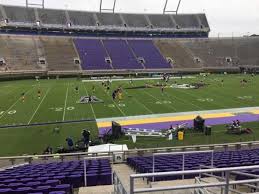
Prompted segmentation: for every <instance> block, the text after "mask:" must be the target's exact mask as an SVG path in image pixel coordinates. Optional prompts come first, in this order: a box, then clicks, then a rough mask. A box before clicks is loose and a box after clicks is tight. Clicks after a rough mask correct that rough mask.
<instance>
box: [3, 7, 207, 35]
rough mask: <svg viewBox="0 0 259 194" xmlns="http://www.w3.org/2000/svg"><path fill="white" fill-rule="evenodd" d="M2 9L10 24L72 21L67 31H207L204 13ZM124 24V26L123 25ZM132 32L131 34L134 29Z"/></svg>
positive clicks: (59, 25)
mask: <svg viewBox="0 0 259 194" xmlns="http://www.w3.org/2000/svg"><path fill="white" fill-rule="evenodd" d="M3 8H4V10H5V12H6V14H7V17H8V18H9V19H10V21H11V22H27V23H29V24H31V23H34V24H35V22H36V15H37V16H39V19H40V20H41V22H42V24H45V25H50V26H51V27H52V25H55V26H58V27H67V23H68V22H71V23H72V24H73V25H72V26H70V27H69V28H73V26H74V25H75V26H80V28H83V27H93V26H95V27H96V29H98V26H97V22H99V26H100V30H103V27H104V26H105V27H107V28H109V29H110V30H111V31H112V30H114V29H116V30H119V31H121V30H123V29H124V30H127V28H138V30H141V31H145V29H140V28H147V29H150V25H152V26H153V29H159V28H168V29H170V28H171V29H173V30H175V29H176V24H178V26H179V27H181V28H182V29H184V28H188V29H190V28H196V31H197V30H199V31H201V30H200V27H201V26H200V24H203V26H204V27H207V28H209V25H208V22H207V19H206V16H205V14H177V15H173V14H170V15H164V14H123V13H121V14H118V13H115V14H114V13H99V12H82V11H72V10H68V11H65V10H54V9H40V8H25V7H17V6H3ZM172 18H173V19H172ZM69 20H70V21H69ZM124 24H126V25H125V26H124ZM77 29H78V28H77ZM132 32H134V30H133V31H132ZM207 32H209V31H207Z"/></svg>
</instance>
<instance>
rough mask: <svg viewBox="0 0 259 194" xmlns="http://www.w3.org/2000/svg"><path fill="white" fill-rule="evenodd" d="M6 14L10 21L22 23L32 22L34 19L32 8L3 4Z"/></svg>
mask: <svg viewBox="0 0 259 194" xmlns="http://www.w3.org/2000/svg"><path fill="white" fill-rule="evenodd" d="M4 9H5V12H6V15H7V17H8V19H9V20H10V21H11V22H23V23H27V22H29V23H34V24H35V21H36V18H35V13H34V9H33V8H26V9H24V8H21V7H12V6H4Z"/></svg>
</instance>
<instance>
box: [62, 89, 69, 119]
mask: <svg viewBox="0 0 259 194" xmlns="http://www.w3.org/2000/svg"><path fill="white" fill-rule="evenodd" d="M67 96H68V84H67V92H66V98H65V104H64V109H63V119H62V120H63V121H64V120H65V116H66V108H67Z"/></svg>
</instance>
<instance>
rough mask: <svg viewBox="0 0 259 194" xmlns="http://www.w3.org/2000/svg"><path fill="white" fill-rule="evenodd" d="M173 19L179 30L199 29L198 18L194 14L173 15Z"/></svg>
mask: <svg viewBox="0 0 259 194" xmlns="http://www.w3.org/2000/svg"><path fill="white" fill-rule="evenodd" d="M173 18H174V20H175V22H176V24H177V25H178V26H179V27H180V28H200V24H199V21H198V18H197V17H196V15H194V14H186V15H174V16H173Z"/></svg>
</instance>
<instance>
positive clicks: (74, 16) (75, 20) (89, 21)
mask: <svg viewBox="0 0 259 194" xmlns="http://www.w3.org/2000/svg"><path fill="white" fill-rule="evenodd" d="M68 13H69V18H70V22H71V23H72V25H75V26H96V20H95V18H94V17H93V14H92V13H87V12H81V11H69V12H68Z"/></svg>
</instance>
